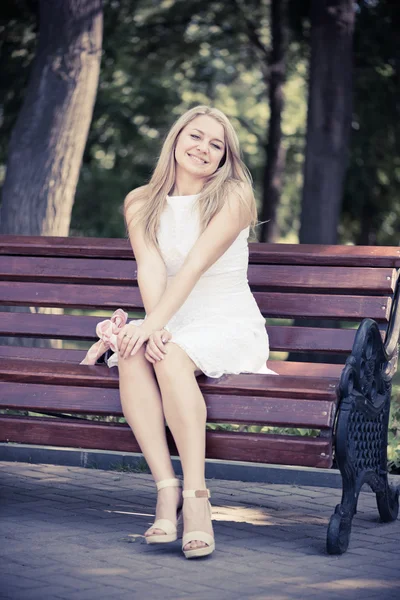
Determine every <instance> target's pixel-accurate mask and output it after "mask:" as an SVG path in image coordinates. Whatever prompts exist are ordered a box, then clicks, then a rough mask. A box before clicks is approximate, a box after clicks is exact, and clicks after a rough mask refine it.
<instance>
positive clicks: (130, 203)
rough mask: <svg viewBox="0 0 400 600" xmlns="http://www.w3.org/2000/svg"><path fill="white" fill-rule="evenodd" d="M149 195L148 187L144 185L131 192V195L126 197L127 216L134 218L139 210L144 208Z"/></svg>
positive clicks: (125, 208) (125, 209)
mask: <svg viewBox="0 0 400 600" xmlns="http://www.w3.org/2000/svg"><path fill="white" fill-rule="evenodd" d="M147 195H148V185H142V186H140V187H138V188H135V189H134V190H132V191H131V192H129V194H127V195H126V197H125V200H124V211H125V214H126V215H127V214H129V215H130V216H133V215H134V214H135V213H136V212H137V210H139V209H140V208H142V206H143V205H144V203H145V202H146V200H147Z"/></svg>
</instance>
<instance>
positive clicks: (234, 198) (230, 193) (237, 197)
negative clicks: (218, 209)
mask: <svg viewBox="0 0 400 600" xmlns="http://www.w3.org/2000/svg"><path fill="white" fill-rule="evenodd" d="M226 186H227V188H226V192H227V193H226V203H225V206H226V208H227V210H228V211H229V212H230V213H231V214H232V215H233V216H234V217H235V218H237V219H239V220H240V222H241V224H242V226H243V228H244V227H247V225H248V224H249V215H250V211H251V206H252V203H253V202H254V194H253V189H252V187H251V185H250V184H249V183H247V182H245V181H229V182H228V183H227V184H226Z"/></svg>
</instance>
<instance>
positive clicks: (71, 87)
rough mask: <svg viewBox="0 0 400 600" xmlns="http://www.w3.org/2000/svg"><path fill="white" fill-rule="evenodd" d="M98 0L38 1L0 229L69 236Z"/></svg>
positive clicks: (90, 100) (89, 103) (97, 33)
mask: <svg viewBox="0 0 400 600" xmlns="http://www.w3.org/2000/svg"><path fill="white" fill-rule="evenodd" d="M102 19H103V17H102V3H101V0H87V1H85V2H83V1H82V0H41V1H40V12H39V44H38V49H37V54H36V57H35V60H34V63H33V67H32V72H31V76H30V80H29V83H28V88H27V92H26V97H25V101H24V104H23V106H22V109H21V111H20V114H19V116H18V119H17V122H16V124H15V127H14V129H13V132H12V135H11V140H10V145H9V157H8V163H7V173H6V178H5V182H4V186H3V198H2V204H1V208H0V233H10V234H23V235H25V234H26V235H57V236H67V235H68V232H69V225H70V219H71V210H72V205H73V201H74V195H75V190H76V185H77V183H78V177H79V170H80V166H81V161H82V156H83V151H84V148H85V144H86V139H87V134H88V131H89V126H90V121H91V118H92V112H93V106H94V102H95V98H96V91H97V84H98V77H99V70H100V58H101V43H102Z"/></svg>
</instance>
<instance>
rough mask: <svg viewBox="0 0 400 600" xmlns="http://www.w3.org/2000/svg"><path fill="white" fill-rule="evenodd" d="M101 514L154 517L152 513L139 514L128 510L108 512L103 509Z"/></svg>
mask: <svg viewBox="0 0 400 600" xmlns="http://www.w3.org/2000/svg"><path fill="white" fill-rule="evenodd" d="M103 512H106V513H112V514H116V515H130V516H131V517H154V513H139V512H132V511H128V510H109V509H107V508H105V509H104V511H103Z"/></svg>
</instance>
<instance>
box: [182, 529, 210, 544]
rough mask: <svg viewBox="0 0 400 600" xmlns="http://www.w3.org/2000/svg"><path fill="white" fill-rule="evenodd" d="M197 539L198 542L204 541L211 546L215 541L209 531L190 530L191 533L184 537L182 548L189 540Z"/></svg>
mask: <svg viewBox="0 0 400 600" xmlns="http://www.w3.org/2000/svg"><path fill="white" fill-rule="evenodd" d="M195 540H196V541H198V542H204V543H205V544H207V545H208V546H211V544H213V543H214V538H213V536H212V535H210V534H209V533H206V532H205V531H190V532H189V533H185V535H184V536H183V538H182V548H184V547H185V546H186V544H188V543H189V542H194V541H195Z"/></svg>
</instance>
